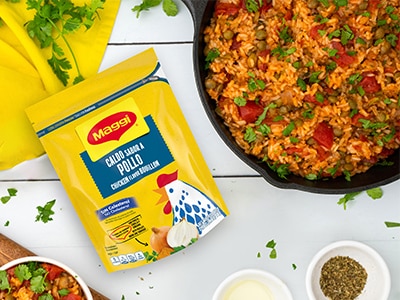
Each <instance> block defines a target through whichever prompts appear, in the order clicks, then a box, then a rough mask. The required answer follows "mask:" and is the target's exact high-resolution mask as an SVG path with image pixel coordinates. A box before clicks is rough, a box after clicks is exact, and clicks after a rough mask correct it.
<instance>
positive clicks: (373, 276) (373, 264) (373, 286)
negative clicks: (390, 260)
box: [306, 241, 391, 300]
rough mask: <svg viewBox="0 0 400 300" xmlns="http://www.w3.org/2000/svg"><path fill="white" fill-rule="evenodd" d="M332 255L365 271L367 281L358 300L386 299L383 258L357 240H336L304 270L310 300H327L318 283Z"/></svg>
mask: <svg viewBox="0 0 400 300" xmlns="http://www.w3.org/2000/svg"><path fill="white" fill-rule="evenodd" d="M335 256H348V257H350V258H352V259H354V260H355V261H357V262H358V263H359V264H361V265H362V266H363V267H364V269H365V270H366V272H367V275H368V277H367V282H366V284H365V287H364V289H363V291H362V292H361V294H360V295H359V296H358V297H357V300H387V298H388V297H389V293H390V284H391V283H390V281H391V280H390V273H389V269H388V267H387V265H386V263H385V261H384V260H383V258H382V257H381V256H380V255H379V254H378V252H376V251H375V250H374V249H372V248H371V247H369V246H367V245H365V244H363V243H360V242H356V241H339V242H335V243H332V244H330V245H328V246H326V247H324V248H323V249H321V250H320V251H319V252H318V253H317V254H316V255H315V256H314V257H313V259H312V260H311V263H310V265H309V266H308V269H307V275H306V288H307V294H308V297H309V299H310V300H326V299H328V298H327V297H325V295H324V293H323V292H322V290H321V288H320V284H319V280H320V274H321V269H322V266H323V265H324V264H325V262H327V261H328V260H329V259H330V258H332V257H335Z"/></svg>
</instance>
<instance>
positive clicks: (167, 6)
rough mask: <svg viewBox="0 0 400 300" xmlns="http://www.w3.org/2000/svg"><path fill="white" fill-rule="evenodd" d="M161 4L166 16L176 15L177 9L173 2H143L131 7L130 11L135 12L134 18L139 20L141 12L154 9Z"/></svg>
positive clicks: (154, 0)
mask: <svg viewBox="0 0 400 300" xmlns="http://www.w3.org/2000/svg"><path fill="white" fill-rule="evenodd" d="M161 3H162V9H163V11H164V13H165V14H166V15H167V16H169V17H174V16H176V15H177V14H178V12H179V9H178V6H177V5H176V3H175V1H174V0H143V1H142V3H140V4H139V5H136V6H134V7H133V8H132V11H133V12H136V18H139V16H140V13H141V12H143V11H147V10H149V9H150V8H153V7H156V6H158V5H160V4H161Z"/></svg>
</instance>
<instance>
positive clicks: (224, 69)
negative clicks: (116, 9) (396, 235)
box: [204, 0, 400, 180]
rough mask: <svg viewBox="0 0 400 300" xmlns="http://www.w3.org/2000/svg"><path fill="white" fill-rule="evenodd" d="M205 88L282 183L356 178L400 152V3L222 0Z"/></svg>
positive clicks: (208, 37)
mask: <svg viewBox="0 0 400 300" xmlns="http://www.w3.org/2000/svg"><path fill="white" fill-rule="evenodd" d="M204 41H205V45H206V46H205V49H204V51H205V55H206V67H207V69H208V75H207V77H206V80H205V87H206V90H207V92H208V94H209V95H210V96H211V98H213V99H214V100H215V101H216V103H217V108H216V109H217V113H218V114H219V115H220V116H221V117H222V118H223V120H224V123H225V124H226V126H228V128H229V130H230V132H231V134H232V136H233V137H234V139H235V140H236V142H237V143H238V144H239V145H240V147H241V148H243V149H244V151H245V152H246V153H247V154H251V155H254V156H256V157H257V158H259V159H260V160H261V161H264V162H265V163H267V164H268V165H269V166H270V167H271V168H272V169H274V170H276V171H277V172H278V174H279V175H280V176H281V177H285V176H286V175H288V174H290V173H293V174H296V175H299V176H302V177H305V178H307V179H310V180H315V179H321V178H326V177H333V178H335V177H337V176H345V178H346V179H347V180H350V178H351V176H353V175H355V174H358V173H363V172H365V171H367V170H368V169H369V168H370V167H371V166H373V165H375V164H377V163H382V164H385V163H390V162H389V161H386V158H388V157H389V156H390V155H391V154H393V153H394V152H395V151H396V149H398V148H399V146H400V4H399V1H398V0H385V1H379V0H296V1H295V0H293V1H291V0H286V1H283V0H275V1H271V0H263V1H258V0H257V1H256V0H236V1H217V2H216V5H215V10H214V15H213V18H212V19H211V21H210V24H209V26H207V27H206V28H205V30H204Z"/></svg>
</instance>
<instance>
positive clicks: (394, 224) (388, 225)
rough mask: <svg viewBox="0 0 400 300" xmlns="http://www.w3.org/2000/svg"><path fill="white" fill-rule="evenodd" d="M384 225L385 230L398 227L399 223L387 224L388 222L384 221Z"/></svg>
mask: <svg viewBox="0 0 400 300" xmlns="http://www.w3.org/2000/svg"><path fill="white" fill-rule="evenodd" d="M385 225H386V227H387V228H391V227H400V223H398V222H388V221H386V222H385Z"/></svg>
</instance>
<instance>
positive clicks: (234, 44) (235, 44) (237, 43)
mask: <svg viewBox="0 0 400 300" xmlns="http://www.w3.org/2000/svg"><path fill="white" fill-rule="evenodd" d="M241 45H242V42H240V41H238V40H237V35H235V36H234V37H233V39H232V44H231V47H230V48H229V49H230V50H237V49H239V48H240V46H241Z"/></svg>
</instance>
